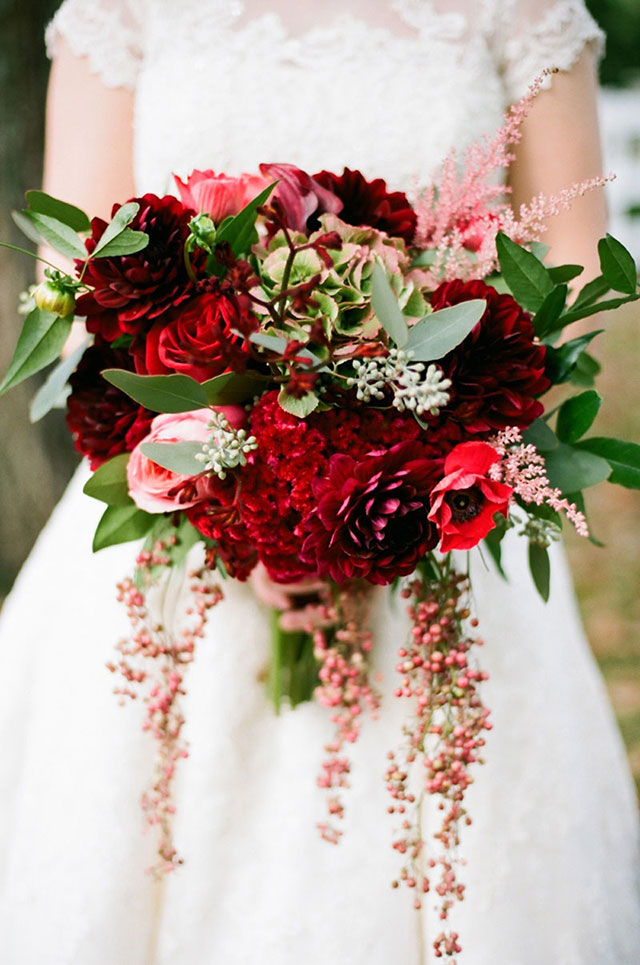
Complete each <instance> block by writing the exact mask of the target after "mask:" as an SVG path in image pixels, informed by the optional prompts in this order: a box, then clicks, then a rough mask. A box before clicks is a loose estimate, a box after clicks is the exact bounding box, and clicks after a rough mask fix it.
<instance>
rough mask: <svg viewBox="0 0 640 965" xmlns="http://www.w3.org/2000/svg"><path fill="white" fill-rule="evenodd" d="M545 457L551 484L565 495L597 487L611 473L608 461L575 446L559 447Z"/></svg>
mask: <svg viewBox="0 0 640 965" xmlns="http://www.w3.org/2000/svg"><path fill="white" fill-rule="evenodd" d="M544 457H545V464H546V472H547V476H548V477H549V482H550V483H551V485H552V486H554V487H557V488H558V489H559V490H560V491H561V492H563V493H572V492H574V491H576V490H582V489H587V488H588V487H589V486H596V485H597V484H598V483H600V482H603V480H605V479H607V478H608V477H609V474H610V473H611V468H610V466H609V463H608V462H607V461H606V459H603V458H602V457H601V456H597V455H594V454H593V453H591V452H587V451H586V450H584V449H578V448H576V447H575V446H568V445H564V444H562V445H559V446H558V448H557V449H552V450H551V451H550V452H546V453H545V454H544Z"/></svg>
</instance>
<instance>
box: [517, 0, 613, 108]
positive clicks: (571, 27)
mask: <svg viewBox="0 0 640 965" xmlns="http://www.w3.org/2000/svg"><path fill="white" fill-rule="evenodd" d="M604 42H605V35H604V33H603V32H602V30H601V29H600V27H599V26H598V25H597V23H596V22H595V20H594V19H593V17H592V16H591V14H590V13H589V11H588V10H587V8H586V7H585V5H584V3H583V0H558V2H557V3H554V4H553V5H552V6H551V7H550V8H549V9H548V10H547V12H546V13H545V14H544V16H542V17H541V18H540V19H539V20H537V21H534V22H533V23H531V25H530V26H529V27H528V29H526V30H521V31H519V32H518V31H516V30H514V31H513V32H512V33H511V36H510V37H508V38H507V40H506V41H505V44H504V50H503V62H502V71H503V78H504V86H505V92H506V95H507V98H508V100H509V101H510V102H511V103H513V102H514V101H517V100H519V98H520V97H522V96H523V95H524V94H525V93H526V90H527V88H528V86H529V84H530V83H531V81H532V80H534V78H535V77H537V76H539V75H540V74H541V73H542V71H543V70H545V68H554V67H556V68H558V69H559V70H570V69H571V68H572V67H573V65H574V64H575V63H576V61H577V60H578V58H579V56H580V54H581V53H582V51H583V50H584V48H585V47H586V46H588V45H589V46H592V47H593V49H594V50H595V52H596V55H597V56H598V57H601V56H602V53H603V50H604ZM549 82H550V81H549V80H548V81H547V85H548V83H549Z"/></svg>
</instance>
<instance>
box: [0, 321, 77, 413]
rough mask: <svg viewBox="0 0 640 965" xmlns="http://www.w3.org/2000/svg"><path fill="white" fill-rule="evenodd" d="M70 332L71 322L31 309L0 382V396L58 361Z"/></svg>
mask: <svg viewBox="0 0 640 965" xmlns="http://www.w3.org/2000/svg"><path fill="white" fill-rule="evenodd" d="M70 331H71V319H70V318H69V317H67V318H60V317H59V316H58V315H54V314H53V312H44V311H42V309H40V308H34V310H33V311H32V312H30V313H29V315H27V317H26V319H25V322H24V325H23V326H22V331H21V332H20V336H19V338H18V344H17V345H16V348H15V352H14V353H13V358H12V359H11V362H10V364H9V369H8V370H7V374H6V375H5V377H4V379H3V380H2V382H1V383H0V395H3V393H5V392H7V390H8V389H11V388H13V386H14V385H18V384H19V383H20V382H24V380H25V379H28V378H29V376H30V375H35V373H36V372H40V370H41V369H44V368H46V367H47V365H50V364H51V362H53V361H54V360H55V359H57V358H58V356H59V355H60V352H61V351H62V348H63V346H64V343H65V342H66V341H67V338H68V336H69V332H70Z"/></svg>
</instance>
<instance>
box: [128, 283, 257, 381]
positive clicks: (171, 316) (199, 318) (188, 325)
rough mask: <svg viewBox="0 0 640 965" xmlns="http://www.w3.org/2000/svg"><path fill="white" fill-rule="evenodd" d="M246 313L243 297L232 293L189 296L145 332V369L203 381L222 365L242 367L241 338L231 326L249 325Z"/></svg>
mask: <svg viewBox="0 0 640 965" xmlns="http://www.w3.org/2000/svg"><path fill="white" fill-rule="evenodd" d="M247 316H248V309H247V307H246V304H245V300H244V299H241V298H239V297H237V296H235V295H228V294H223V293H220V292H204V293H203V294H201V295H196V296H195V297H194V298H190V299H189V301H187V302H183V303H182V304H181V305H178V306H177V307H176V308H174V309H173V310H172V311H171V312H169V313H165V315H163V317H162V318H161V319H159V320H158V321H157V322H156V323H155V324H154V326H153V328H152V329H151V331H150V332H149V334H148V335H147V338H146V341H145V343H144V369H145V371H146V373H148V374H149V375H163V374H166V373H169V372H180V373H182V374H183V375H190V376H191V378H193V379H196V380H197V381H198V382H206V381H207V379H212V378H213V377H214V376H216V375H220V374H221V373H222V372H224V371H226V370H228V369H233V371H235V372H239V371H243V370H244V368H245V366H246V363H247V355H246V352H245V351H244V350H243V343H244V339H243V338H242V337H241V336H239V335H235V334H233V331H232V330H233V329H238V330H240V331H245V330H248V329H250V327H251V326H250V322H249V320H248V319H247ZM140 367H141V368H142V367H143V366H142V365H140Z"/></svg>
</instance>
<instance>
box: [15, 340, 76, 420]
mask: <svg viewBox="0 0 640 965" xmlns="http://www.w3.org/2000/svg"><path fill="white" fill-rule="evenodd" d="M91 342H92V339H91V337H89V338H86V339H85V340H84V342H82V344H81V345H77V346H76V348H75V349H74V350H73V352H71V354H70V355H68V356H67V357H66V358H65V359H62V360H61V361H60V362H59V363H58V365H56V367H55V368H54V369H53V370H52V371H51V372H50V373H49V375H48V376H47V380H46V382H44V383H43V385H41V386H40V388H39V389H38V391H37V392H36V394H35V395H34V397H33V399H32V400H31V405H30V407H29V418H30V419H31V422H38V421H39V420H40V419H42V417H43V416H45V415H46V414H47V412H50V411H51V409H53V408H54V407H55V406H56V404H57V402H58V400H59V399H60V397H61V396H62V394H63V392H64V388H65V386H66V384H67V380H68V378H69V376H70V375H71V373H72V372H73V371H74V369H75V368H76V366H77V364H78V362H79V361H80V359H81V358H82V356H83V354H84V352H85V349H87V348H88V347H89V346H90V345H91Z"/></svg>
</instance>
